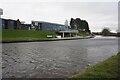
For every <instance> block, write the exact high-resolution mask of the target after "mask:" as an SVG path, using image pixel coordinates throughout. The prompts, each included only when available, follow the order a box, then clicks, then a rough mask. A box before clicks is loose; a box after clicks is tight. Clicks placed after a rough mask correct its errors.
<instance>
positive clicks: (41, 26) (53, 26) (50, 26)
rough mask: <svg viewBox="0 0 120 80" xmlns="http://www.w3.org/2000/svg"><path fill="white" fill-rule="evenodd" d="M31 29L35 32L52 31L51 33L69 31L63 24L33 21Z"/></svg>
mask: <svg viewBox="0 0 120 80" xmlns="http://www.w3.org/2000/svg"><path fill="white" fill-rule="evenodd" d="M31 27H32V29H35V30H50V31H63V30H66V29H67V28H66V27H65V26H64V25H62V24H57V23H50V22H44V21H32V23H31Z"/></svg>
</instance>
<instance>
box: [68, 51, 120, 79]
mask: <svg viewBox="0 0 120 80" xmlns="http://www.w3.org/2000/svg"><path fill="white" fill-rule="evenodd" d="M118 57H120V53H118V55H115V56H112V57H110V58H109V59H107V60H105V61H103V62H100V63H98V64H96V65H94V66H91V67H89V68H87V69H86V70H85V71H83V72H82V73H78V74H76V75H74V76H72V77H71V78H69V79H68V80H106V79H108V80H109V79H111V80H117V78H118V72H119V71H120V68H119V67H118Z"/></svg>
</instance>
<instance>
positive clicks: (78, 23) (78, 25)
mask: <svg viewBox="0 0 120 80" xmlns="http://www.w3.org/2000/svg"><path fill="white" fill-rule="evenodd" d="M70 26H71V29H76V30H78V31H79V32H85V33H91V31H90V30H89V24H88V22H87V21H86V20H81V19H80V18H76V19H73V18H71V20H70Z"/></svg>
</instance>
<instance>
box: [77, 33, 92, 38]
mask: <svg viewBox="0 0 120 80" xmlns="http://www.w3.org/2000/svg"><path fill="white" fill-rule="evenodd" d="M77 35H78V36H83V37H86V36H90V35H89V34H86V33H77Z"/></svg>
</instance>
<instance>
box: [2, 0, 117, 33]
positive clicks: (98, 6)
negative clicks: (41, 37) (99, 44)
mask: <svg viewBox="0 0 120 80" xmlns="http://www.w3.org/2000/svg"><path fill="white" fill-rule="evenodd" d="M110 1H111V2H108V1H107V2H103V1H102V2H99V1H97V0H96V1H95V0H93V2H88V1H87V0H86V1H78V0H70V1H64V0H62V1H57V2H56V1H55V0H52V1H51V2H50V0H48V1H47V0H45V1H40V0H1V1H0V8H2V9H3V11H4V12H3V13H4V14H3V15H2V18H7V19H15V20H16V19H20V20H21V21H26V23H30V22H31V20H37V21H47V22H54V23H60V24H64V22H65V20H66V19H67V20H68V21H70V19H71V18H80V19H83V20H86V21H87V22H88V23H89V27H90V29H91V30H92V31H101V30H102V29H103V28H104V27H108V28H110V30H111V31H116V30H117V29H118V2H117V0H114V2H113V0H110ZM115 1H116V2H115Z"/></svg>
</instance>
